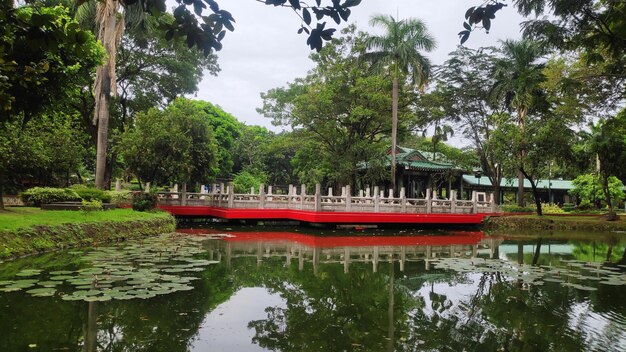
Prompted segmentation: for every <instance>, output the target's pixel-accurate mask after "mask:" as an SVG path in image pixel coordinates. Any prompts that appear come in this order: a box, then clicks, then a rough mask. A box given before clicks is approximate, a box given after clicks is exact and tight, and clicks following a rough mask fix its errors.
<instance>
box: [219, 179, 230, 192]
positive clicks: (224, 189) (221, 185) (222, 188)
mask: <svg viewBox="0 0 626 352" xmlns="http://www.w3.org/2000/svg"><path fill="white" fill-rule="evenodd" d="M224 187H225V186H224V183H223V182H222V183H220V194H226V193H228V192H227V191H226V188H224Z"/></svg>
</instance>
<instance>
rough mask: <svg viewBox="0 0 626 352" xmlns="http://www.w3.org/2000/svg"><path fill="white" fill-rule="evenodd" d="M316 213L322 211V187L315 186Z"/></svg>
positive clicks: (317, 184)
mask: <svg viewBox="0 0 626 352" xmlns="http://www.w3.org/2000/svg"><path fill="white" fill-rule="evenodd" d="M315 211H322V185H320V184H319V183H316V184H315Z"/></svg>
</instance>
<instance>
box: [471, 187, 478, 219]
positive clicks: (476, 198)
mask: <svg viewBox="0 0 626 352" xmlns="http://www.w3.org/2000/svg"><path fill="white" fill-rule="evenodd" d="M477 200H478V197H477V196H476V191H472V214H476V210H477V204H476V202H477Z"/></svg>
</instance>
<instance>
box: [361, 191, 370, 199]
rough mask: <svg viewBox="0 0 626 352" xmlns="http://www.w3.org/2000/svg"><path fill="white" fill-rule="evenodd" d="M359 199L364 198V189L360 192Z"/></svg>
mask: <svg viewBox="0 0 626 352" xmlns="http://www.w3.org/2000/svg"><path fill="white" fill-rule="evenodd" d="M359 197H360V198H363V190H362V189H360V190H359ZM368 197H369V196H368Z"/></svg>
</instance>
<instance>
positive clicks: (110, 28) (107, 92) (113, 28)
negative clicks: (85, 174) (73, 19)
mask: <svg viewBox="0 0 626 352" xmlns="http://www.w3.org/2000/svg"><path fill="white" fill-rule="evenodd" d="M118 8H119V1H117V0H106V1H104V2H99V3H98V5H97V10H96V13H97V14H96V21H97V23H98V27H99V28H98V41H100V43H102V45H103V46H104V49H105V51H106V53H107V61H106V62H105V63H104V65H102V66H100V67H98V69H97V70H96V78H95V83H94V96H95V100H96V106H95V110H94V114H95V115H94V123H97V124H98V142H97V144H96V180H95V183H96V187H98V188H100V189H104V188H105V187H106V185H105V177H104V176H105V169H106V164H107V138H108V132H109V104H110V101H111V97H112V96H113V97H114V96H115V95H116V93H117V83H116V78H115V60H116V53H117V46H118V44H119V42H120V40H121V38H122V34H123V32H124V18H123V16H119V17H120V18H119V19H118V15H119V14H118Z"/></svg>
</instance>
